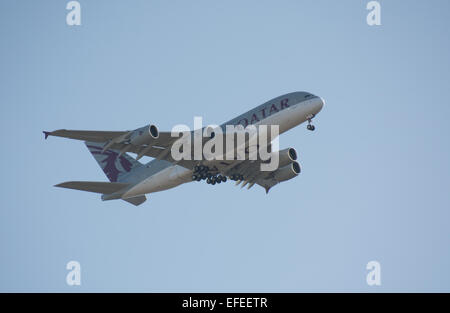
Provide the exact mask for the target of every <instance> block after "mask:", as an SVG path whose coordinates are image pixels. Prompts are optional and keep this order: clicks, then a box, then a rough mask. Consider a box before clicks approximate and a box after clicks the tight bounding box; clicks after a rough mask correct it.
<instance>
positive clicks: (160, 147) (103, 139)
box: [43, 129, 198, 169]
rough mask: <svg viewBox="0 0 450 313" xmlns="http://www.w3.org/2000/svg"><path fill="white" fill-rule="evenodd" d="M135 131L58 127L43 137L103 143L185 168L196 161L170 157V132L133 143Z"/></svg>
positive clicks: (106, 147) (160, 133)
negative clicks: (132, 137) (153, 138)
mask: <svg viewBox="0 0 450 313" xmlns="http://www.w3.org/2000/svg"><path fill="white" fill-rule="evenodd" d="M133 132H135V131H98V130H67V129H59V130H55V131H52V132H48V131H44V132H43V133H44V135H45V139H47V138H48V136H56V137H63V138H69V139H76V140H83V141H91V142H99V143H105V145H104V147H105V150H106V149H113V150H118V151H121V152H122V153H125V152H131V153H136V154H137V159H140V158H141V157H143V156H149V157H152V158H156V159H160V160H166V161H169V162H172V163H176V164H178V165H181V166H184V167H186V168H189V169H191V168H193V167H194V166H195V164H197V163H198V162H197V161H188V160H182V161H179V162H177V161H175V160H174V159H172V157H171V153H170V149H171V147H172V144H173V143H174V142H175V141H176V140H177V139H178V137H172V135H171V132H158V138H157V139H155V140H152V141H149V142H148V143H144V144H140V145H133V144H131V143H130V137H131V136H132V134H133Z"/></svg>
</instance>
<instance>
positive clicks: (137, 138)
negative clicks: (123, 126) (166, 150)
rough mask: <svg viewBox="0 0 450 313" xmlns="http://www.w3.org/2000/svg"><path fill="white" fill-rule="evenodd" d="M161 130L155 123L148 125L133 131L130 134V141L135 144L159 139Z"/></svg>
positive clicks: (138, 144)
mask: <svg viewBox="0 0 450 313" xmlns="http://www.w3.org/2000/svg"><path fill="white" fill-rule="evenodd" d="M158 137H159V131H158V128H157V127H156V126H155V125H152V124H150V125H147V126H144V127H141V128H138V129H136V130H134V131H133V133H132V134H131V136H130V143H131V144H132V145H135V146H140V145H143V144H149V143H151V142H153V141H154V140H156V139H158Z"/></svg>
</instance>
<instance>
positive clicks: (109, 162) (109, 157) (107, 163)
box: [88, 146, 132, 182]
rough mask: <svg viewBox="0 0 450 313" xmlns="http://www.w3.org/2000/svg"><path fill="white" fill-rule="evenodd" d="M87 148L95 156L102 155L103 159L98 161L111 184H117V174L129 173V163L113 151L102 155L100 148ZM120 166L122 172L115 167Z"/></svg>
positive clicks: (130, 165) (107, 151)
mask: <svg viewBox="0 0 450 313" xmlns="http://www.w3.org/2000/svg"><path fill="white" fill-rule="evenodd" d="M88 148H89V149H90V150H91V153H92V154H93V155H94V156H95V155H103V156H105V158H104V159H103V160H101V161H100V163H101V164H103V166H102V168H103V171H104V172H105V174H106V176H107V177H108V179H109V180H110V181H111V182H117V178H118V177H119V174H121V173H125V172H127V173H128V172H130V171H131V167H132V164H131V162H130V161H128V160H127V159H126V158H124V157H123V156H120V157H119V153H117V152H115V151H113V150H106V151H105V152H103V153H102V148H101V147H96V146H88ZM117 158H118V159H119V162H116V161H117ZM118 164H120V166H121V167H122V169H123V171H122V170H119V169H118V168H117V165H118Z"/></svg>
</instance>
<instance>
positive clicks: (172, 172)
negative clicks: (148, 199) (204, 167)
mask: <svg viewBox="0 0 450 313" xmlns="http://www.w3.org/2000/svg"><path fill="white" fill-rule="evenodd" d="M191 175H192V171H190V170H188V169H186V168H184V167H182V166H179V165H174V166H170V167H168V168H166V169H164V170H162V171H161V172H158V173H156V174H155V175H152V176H150V177H149V178H147V179H145V180H144V181H142V182H141V183H139V184H137V185H136V186H134V187H133V188H131V189H130V190H129V191H127V192H126V193H125V194H124V195H123V196H122V198H130V197H135V196H138V195H144V194H147V193H152V192H157V191H163V190H167V189H170V188H173V187H176V186H178V185H181V184H183V183H187V182H189V181H191Z"/></svg>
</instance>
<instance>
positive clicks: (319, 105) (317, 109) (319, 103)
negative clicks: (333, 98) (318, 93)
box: [314, 97, 325, 114]
mask: <svg viewBox="0 0 450 313" xmlns="http://www.w3.org/2000/svg"><path fill="white" fill-rule="evenodd" d="M324 105H325V100H324V99H323V98H322V97H318V98H317V101H316V102H315V103H314V114H317V113H319V112H320V111H321V110H322V108H323V106H324Z"/></svg>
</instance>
